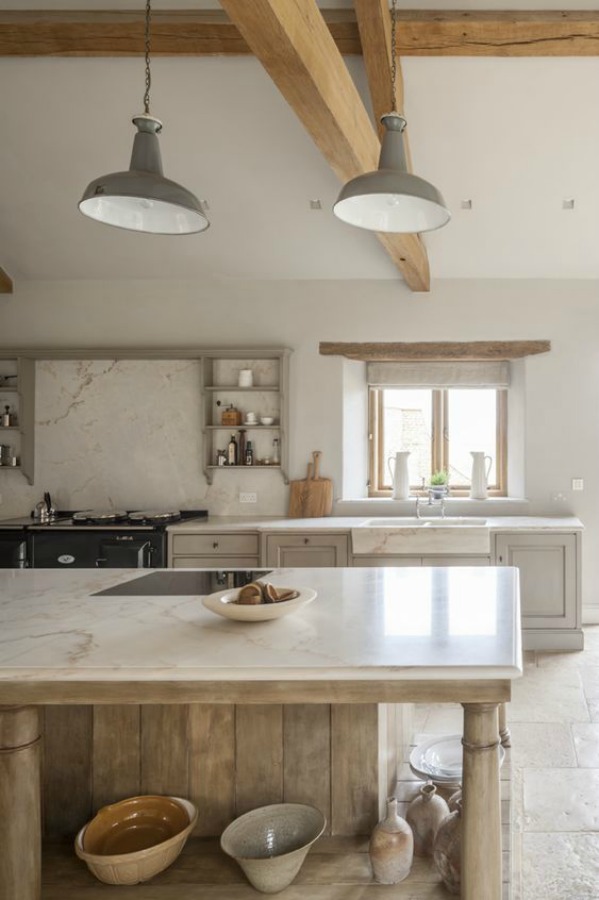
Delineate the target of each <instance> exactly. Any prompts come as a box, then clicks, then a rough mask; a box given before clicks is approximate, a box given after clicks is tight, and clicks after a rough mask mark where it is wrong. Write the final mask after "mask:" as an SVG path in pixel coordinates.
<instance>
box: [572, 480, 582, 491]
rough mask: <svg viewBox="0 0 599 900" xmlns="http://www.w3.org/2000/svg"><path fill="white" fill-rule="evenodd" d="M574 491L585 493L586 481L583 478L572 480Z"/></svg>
mask: <svg viewBox="0 0 599 900" xmlns="http://www.w3.org/2000/svg"><path fill="white" fill-rule="evenodd" d="M572 490H573V491H584V481H583V480H582V478H573V479H572Z"/></svg>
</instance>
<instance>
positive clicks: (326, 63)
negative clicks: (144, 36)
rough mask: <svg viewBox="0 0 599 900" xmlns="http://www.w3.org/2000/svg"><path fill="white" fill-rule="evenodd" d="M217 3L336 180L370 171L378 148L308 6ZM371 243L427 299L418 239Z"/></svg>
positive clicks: (302, 2) (309, 1)
mask: <svg viewBox="0 0 599 900" xmlns="http://www.w3.org/2000/svg"><path fill="white" fill-rule="evenodd" d="M221 3H222V6H223V7H224V9H225V11H226V12H227V13H228V15H229V16H230V18H231V19H232V21H234V22H235V24H236V25H237V27H238V28H239V30H240V32H241V33H242V34H243V36H244V38H245V39H246V41H247V43H248V45H249V46H250V47H251V48H252V51H253V53H254V54H255V56H256V57H257V58H258V59H259V60H260V61H261V62H262V65H263V66H264V68H265V69H266V71H267V72H268V74H269V75H270V77H271V78H272V80H273V82H274V83H275V84H276V86H277V87H278V89H279V90H280V91H281V93H282V94H283V96H284V97H285V99H286V100H287V102H288V103H289V105H290V106H291V108H292V109H293V111H294V112H295V114H296V115H297V117H298V118H299V119H300V121H301V122H302V124H303V125H304V127H305V129H306V131H307V132H308V133H309V134H310V135H311V137H312V139H313V141H314V142H315V144H316V145H317V147H318V148H319V150H320V151H321V153H322V154H323V156H324V157H325V159H326V160H327V161H328V162H329V164H330V166H331V168H332V169H333V170H334V171H335V173H336V174H337V176H338V177H339V179H340V180H341V181H342V182H345V181H349V180H350V179H351V178H355V177H356V176H357V175H361V174H363V173H364V172H370V171H372V170H373V169H376V167H377V165H378V157H379V151H380V142H379V140H378V138H377V135H376V132H375V130H374V127H373V125H372V122H371V120H370V117H369V115H368V113H367V111H366V109H365V107H364V104H363V102H362V100H361V98H360V95H359V93H358V90H357V88H356V86H355V84H354V82H353V80H352V77H351V75H350V74H349V71H348V69H347V66H346V65H345V62H344V60H343V58H342V56H341V54H340V53H339V51H338V50H337V48H336V47H335V42H334V41H333V38H332V37H331V34H330V32H329V30H328V28H327V26H326V24H325V22H324V20H323V17H322V15H321V13H320V11H319V9H318V7H317V6H316V2H315V0H293V2H292V0H288V2H285V3H280V2H278V0H252V2H251V3H248V0H221ZM339 227H343V226H342V225H341V224H340V225H339ZM377 237H378V238H379V240H380V241H381V243H382V244H383V246H384V247H385V249H386V250H387V253H388V254H389V256H390V257H391V258H392V260H393V262H394V263H395V264H396V265H397V267H398V269H399V270H400V271H401V273H402V275H403V277H404V280H405V281H406V283H407V284H408V285H409V287H410V288H411V289H412V290H414V291H428V290H429V288H430V274H429V265H428V257H427V254H426V249H425V247H424V244H423V243H422V241H421V239H420V237H419V236H418V235H417V234H378V235H377Z"/></svg>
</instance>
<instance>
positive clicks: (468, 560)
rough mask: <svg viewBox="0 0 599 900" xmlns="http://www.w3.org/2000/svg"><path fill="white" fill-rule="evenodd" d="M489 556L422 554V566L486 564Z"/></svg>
mask: <svg viewBox="0 0 599 900" xmlns="http://www.w3.org/2000/svg"><path fill="white" fill-rule="evenodd" d="M489 564H490V557H489V556H423V557H422V565H423V566H488V565H489Z"/></svg>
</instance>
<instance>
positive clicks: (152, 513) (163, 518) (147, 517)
mask: <svg viewBox="0 0 599 900" xmlns="http://www.w3.org/2000/svg"><path fill="white" fill-rule="evenodd" d="M128 518H129V521H130V522H150V523H160V522H173V521H175V520H176V519H180V518H181V513H180V512H179V510H174V509H167V510H163V509H141V510H139V511H136V512H131V513H129V516H128Z"/></svg>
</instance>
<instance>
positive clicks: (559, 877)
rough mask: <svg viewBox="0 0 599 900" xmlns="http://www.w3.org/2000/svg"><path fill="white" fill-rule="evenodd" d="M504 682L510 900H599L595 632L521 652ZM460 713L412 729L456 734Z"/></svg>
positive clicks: (423, 716)
mask: <svg viewBox="0 0 599 900" xmlns="http://www.w3.org/2000/svg"><path fill="white" fill-rule="evenodd" d="M524 664H525V667H524V676H523V678H522V679H521V680H519V681H518V682H515V683H514V690H513V697H512V702H511V704H510V706H509V708H508V718H509V724H510V729H511V733H512V750H511V765H512V804H513V806H512V828H513V838H514V839H513V843H512V860H513V862H512V900H599V626H589V627H587V628H585V649H584V650H583V651H581V652H576V653H542V652H528V653H526V654H525V660H524ZM461 719H462V717H461V709H460V708H459V707H455V708H448V707H447V706H439V707H436V706H419V707H416V709H415V721H414V730H415V731H417V732H428V733H433V734H436V733H450V732H458V731H461Z"/></svg>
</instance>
